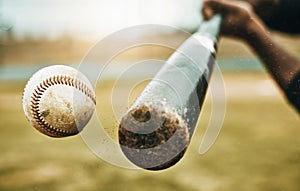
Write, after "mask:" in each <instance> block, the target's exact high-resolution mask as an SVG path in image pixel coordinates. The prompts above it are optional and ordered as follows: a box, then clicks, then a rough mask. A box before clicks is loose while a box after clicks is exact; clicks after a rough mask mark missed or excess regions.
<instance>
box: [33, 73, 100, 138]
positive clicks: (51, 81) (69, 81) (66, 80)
mask: <svg viewBox="0 0 300 191" xmlns="http://www.w3.org/2000/svg"><path fill="white" fill-rule="evenodd" d="M57 84H63V85H68V86H72V87H75V88H76V89H78V90H79V91H81V92H82V93H84V94H85V95H86V96H88V97H89V98H90V99H91V100H92V101H93V102H94V104H95V105H96V98H95V96H94V94H93V92H92V91H91V90H90V89H89V88H88V87H87V86H86V85H85V84H84V83H82V82H80V81H79V80H77V79H74V78H73V77H70V76H52V77H50V78H47V79H45V80H43V82H41V83H40V84H39V85H38V86H37V88H35V90H34V92H33V95H32V96H31V105H30V107H31V111H32V115H33V118H34V119H35V120H36V122H37V123H38V124H39V125H40V126H41V127H42V128H43V129H45V130H46V131H48V132H50V133H54V134H57V135H61V136H66V135H75V134H77V133H78V131H73V132H72V131H65V130H62V129H57V128H55V127H53V126H52V125H50V124H48V123H47V122H46V121H45V120H44V119H43V118H42V116H41V114H40V109H39V102H40V100H41V98H42V95H43V93H44V92H45V91H46V90H47V89H48V88H49V87H50V86H53V85H57Z"/></svg>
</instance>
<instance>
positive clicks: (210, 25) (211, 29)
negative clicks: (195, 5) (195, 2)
mask: <svg viewBox="0 0 300 191" xmlns="http://www.w3.org/2000/svg"><path fill="white" fill-rule="evenodd" d="M221 22H222V16H221V15H220V14H217V15H215V16H213V17H212V18H211V19H210V20H208V21H204V22H203V23H202V24H201V25H200V27H199V29H198V31H197V33H201V34H202V35H206V36H208V37H210V38H212V40H214V41H215V42H216V41H217V39H218V37H219V33H220V26H221Z"/></svg>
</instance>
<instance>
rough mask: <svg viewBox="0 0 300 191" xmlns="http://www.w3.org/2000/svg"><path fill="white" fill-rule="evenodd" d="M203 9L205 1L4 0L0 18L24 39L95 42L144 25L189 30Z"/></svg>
mask: <svg viewBox="0 0 300 191" xmlns="http://www.w3.org/2000/svg"><path fill="white" fill-rule="evenodd" d="M200 6H201V0H0V17H1V18H0V19H1V20H2V21H5V22H6V23H8V24H10V25H12V26H13V33H14V35H15V36H16V37H17V38H21V39H22V38H24V37H28V36H30V37H33V38H45V37H46V38H50V39H55V38H59V37H61V36H64V35H71V36H74V37H77V38H82V39H91V40H93V39H98V38H101V37H103V36H105V35H109V34H110V33H112V32H115V31H118V30H120V29H123V28H126V27H130V26H135V25H140V24H164V25H169V26H173V27H179V28H182V29H186V30H189V29H192V28H195V27H197V26H198V25H199V24H200V22H201V16H200Z"/></svg>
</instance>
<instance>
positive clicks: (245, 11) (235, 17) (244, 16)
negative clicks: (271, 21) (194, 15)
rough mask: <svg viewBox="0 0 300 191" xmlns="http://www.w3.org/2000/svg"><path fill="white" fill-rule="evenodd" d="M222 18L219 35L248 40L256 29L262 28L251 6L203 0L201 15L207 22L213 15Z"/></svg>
mask: <svg viewBox="0 0 300 191" xmlns="http://www.w3.org/2000/svg"><path fill="white" fill-rule="evenodd" d="M216 13H220V14H222V16H223V22H222V26H221V34H222V35H225V36H231V37H236V38H240V39H242V40H250V38H251V35H254V33H255V31H257V30H256V29H257V28H261V27H264V26H263V23H262V21H261V20H260V19H259V18H258V16H256V14H255V13H254V11H253V9H252V6H251V4H249V3H247V2H246V1H235V0H204V2H203V7H202V14H203V17H204V19H205V20H209V19H210V18H211V17H212V16H213V15H214V14H216Z"/></svg>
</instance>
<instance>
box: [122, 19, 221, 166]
mask: <svg viewBox="0 0 300 191" xmlns="http://www.w3.org/2000/svg"><path fill="white" fill-rule="evenodd" d="M221 20H222V18H221V16H220V15H215V16H214V17H213V18H212V19H211V20H209V21H205V22H203V23H202V24H201V25H200V27H199V29H198V31H197V32H196V33H194V34H193V35H192V36H191V37H190V38H188V39H187V40H186V41H185V42H184V43H183V44H182V45H181V46H180V47H179V48H178V49H177V50H176V51H175V52H174V53H173V54H172V55H171V57H170V58H169V59H168V60H167V62H166V63H165V64H164V66H163V67H162V68H161V69H160V70H159V72H158V73H157V74H156V76H155V77H154V78H153V79H152V80H151V82H150V83H149V84H148V85H147V86H146V88H145V89H144V91H143V92H142V93H141V94H140V96H139V97H138V98H137V99H136V101H135V102H134V103H133V104H132V106H131V107H130V108H129V109H128V111H127V112H126V113H125V115H124V116H123V117H122V119H121V122H120V125H119V131H118V134H119V144H120V147H121V150H122V152H123V153H124V154H125V156H126V157H127V158H128V159H129V160H130V161H131V162H132V163H134V164H135V165H137V166H139V167H141V168H143V169H147V170H162V169H166V168H169V167H171V166H173V165H174V164H176V163H177V162H178V161H179V160H180V159H181V158H182V157H183V155H184V153H185V151H186V149H187V147H188V145H189V143H190V140H191V138H192V135H193V133H194V130H195V126H196V123H197V120H198V116H199V114H200V110H201V106H202V104H203V101H204V98H205V94H206V90H207V87H208V82H209V79H210V76H211V73H212V69H213V66H214V63H215V53H216V44H217V39H218V36H219V28H220V23H221Z"/></svg>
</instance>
